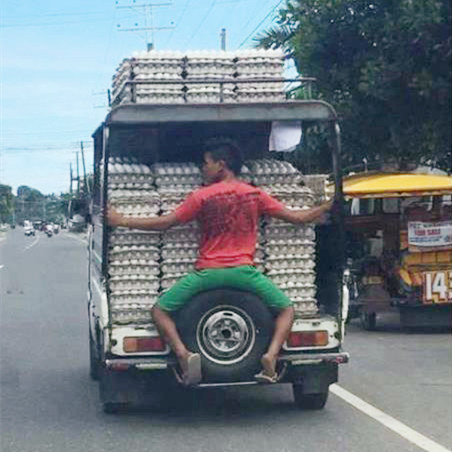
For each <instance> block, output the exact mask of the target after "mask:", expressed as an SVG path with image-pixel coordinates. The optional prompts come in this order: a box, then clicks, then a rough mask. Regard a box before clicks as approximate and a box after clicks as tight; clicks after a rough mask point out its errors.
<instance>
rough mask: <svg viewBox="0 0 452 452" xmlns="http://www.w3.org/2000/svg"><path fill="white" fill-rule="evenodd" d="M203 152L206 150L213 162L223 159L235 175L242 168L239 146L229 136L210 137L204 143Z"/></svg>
mask: <svg viewBox="0 0 452 452" xmlns="http://www.w3.org/2000/svg"><path fill="white" fill-rule="evenodd" d="M203 152H204V154H205V153H206V152H208V153H209V154H210V155H211V157H212V159H213V160H214V161H215V162H218V161H220V160H223V161H224V162H225V163H226V166H227V167H228V169H230V170H231V171H232V172H233V173H234V174H235V175H236V176H238V175H239V174H240V170H241V169H242V163H243V158H242V152H241V151H240V148H239V146H238V145H237V143H235V142H234V141H233V140H231V139H229V138H212V139H210V140H208V141H206V143H205V144H204V148H203Z"/></svg>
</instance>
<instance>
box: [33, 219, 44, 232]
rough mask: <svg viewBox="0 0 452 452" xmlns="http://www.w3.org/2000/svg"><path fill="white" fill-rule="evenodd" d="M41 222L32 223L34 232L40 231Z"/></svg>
mask: <svg viewBox="0 0 452 452" xmlns="http://www.w3.org/2000/svg"><path fill="white" fill-rule="evenodd" d="M42 225H43V222H42V221H41V220H36V221H33V227H34V228H35V230H37V231H40V230H41V228H42Z"/></svg>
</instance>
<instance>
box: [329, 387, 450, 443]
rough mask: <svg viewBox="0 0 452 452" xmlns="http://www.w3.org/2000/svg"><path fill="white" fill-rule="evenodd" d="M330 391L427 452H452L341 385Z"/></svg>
mask: <svg viewBox="0 0 452 452" xmlns="http://www.w3.org/2000/svg"><path fill="white" fill-rule="evenodd" d="M330 391H331V392H332V393H333V394H335V395H337V396H338V397H340V398H341V399H342V400H345V401H346V402H347V403H349V404H350V405H352V406H354V407H355V408H357V409H358V410H360V411H362V412H363V413H364V414H367V415H368V416H370V417H371V418H372V419H375V420H376V421H378V422H380V424H383V425H384V426H385V427H387V428H389V429H391V430H392V431H393V432H395V433H397V434H398V435H400V436H402V437H403V438H405V439H407V440H408V441H410V442H411V443H413V444H415V445H416V446H418V447H419V448H421V449H423V450H426V451H427V452H452V451H451V450H450V449H446V448H445V447H443V446H441V445H440V444H438V443H436V442H435V441H433V440H431V439H429V438H427V437H426V436H424V435H422V434H421V433H419V432H417V431H416V430H413V429H412V428H410V427H408V426H407V425H405V424H404V423H403V422H400V421H398V420H397V419H394V418H393V417H392V416H389V414H386V413H384V412H383V411H381V410H379V409H378V408H375V407H374V406H372V405H371V404H369V403H367V402H365V401H364V400H362V399H360V398H359V397H357V396H355V395H354V394H352V393H351V392H348V391H347V390H346V389H344V388H342V387H340V386H339V385H337V384H333V385H331V386H330Z"/></svg>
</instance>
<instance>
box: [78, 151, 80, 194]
mask: <svg viewBox="0 0 452 452" xmlns="http://www.w3.org/2000/svg"><path fill="white" fill-rule="evenodd" d="M78 195H80V170H79V163H78V152H77V196H78Z"/></svg>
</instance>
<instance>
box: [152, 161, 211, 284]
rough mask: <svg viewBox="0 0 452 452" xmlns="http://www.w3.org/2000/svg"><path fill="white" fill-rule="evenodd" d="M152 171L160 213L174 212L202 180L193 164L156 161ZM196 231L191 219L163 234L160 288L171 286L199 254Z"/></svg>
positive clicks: (192, 265) (187, 271) (195, 225)
mask: <svg viewBox="0 0 452 452" xmlns="http://www.w3.org/2000/svg"><path fill="white" fill-rule="evenodd" d="M153 172H154V174H155V176H156V179H155V184H156V186H157V190H158V192H159V196H160V200H161V213H162V215H164V214H167V213H170V212H173V211H174V209H175V208H176V207H177V206H179V205H180V204H181V202H182V201H183V200H184V199H185V198H186V197H187V195H188V194H189V193H191V192H192V191H193V190H195V189H196V188H198V187H199V186H200V185H201V183H202V177H201V172H200V170H199V168H198V167H197V166H196V165H195V164H193V163H158V164H155V165H153ZM198 232H199V231H198V227H197V224H196V223H195V222H190V223H187V224H184V225H180V226H176V227H173V228H171V229H169V230H168V231H165V232H164V233H163V234H162V247H161V258H162V259H161V266H160V268H161V272H162V277H161V289H162V290H166V289H168V288H170V287H171V286H172V285H173V284H174V283H175V282H176V281H177V280H178V279H180V278H181V277H182V276H185V275H186V274H187V273H189V272H190V271H192V270H193V268H194V263H195V261H196V257H197V253H198V243H199V234H198Z"/></svg>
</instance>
